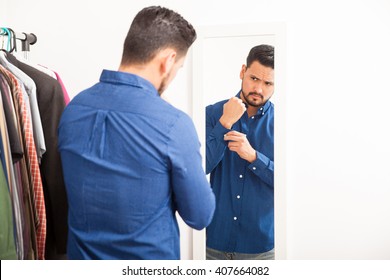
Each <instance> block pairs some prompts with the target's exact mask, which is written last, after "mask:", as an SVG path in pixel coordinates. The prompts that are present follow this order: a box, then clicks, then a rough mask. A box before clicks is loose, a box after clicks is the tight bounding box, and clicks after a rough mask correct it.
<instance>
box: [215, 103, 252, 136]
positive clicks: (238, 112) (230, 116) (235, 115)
mask: <svg viewBox="0 0 390 280" xmlns="http://www.w3.org/2000/svg"><path fill="white" fill-rule="evenodd" d="M245 111H246V108H245V104H244V102H242V100H241V99H239V98H237V97H232V98H230V99H229V101H228V102H226V103H225V104H224V105H223V114H222V116H221V118H220V119H219V122H220V123H221V124H222V126H223V127H225V128H227V129H231V128H232V126H233V124H235V123H236V122H237V121H238V120H239V119H240V118H241V116H242V115H243V114H244V113H245Z"/></svg>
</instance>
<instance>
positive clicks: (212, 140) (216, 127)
mask: <svg viewBox="0 0 390 280" xmlns="http://www.w3.org/2000/svg"><path fill="white" fill-rule="evenodd" d="M227 132H229V129H227V128H225V127H223V126H222V124H221V123H220V122H219V118H218V119H215V116H214V114H213V112H212V106H208V107H207V108H206V173H207V174H209V173H211V171H213V169H214V168H215V167H216V166H217V165H218V163H219V162H220V161H221V160H222V158H223V155H224V153H225V150H226V147H227V144H226V141H225V140H224V139H223V137H224V135H225V134H226V133H227Z"/></svg>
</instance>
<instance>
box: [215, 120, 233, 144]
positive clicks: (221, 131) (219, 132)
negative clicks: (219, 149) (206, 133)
mask: <svg viewBox="0 0 390 280" xmlns="http://www.w3.org/2000/svg"><path fill="white" fill-rule="evenodd" d="M229 131H230V129H227V128H225V127H224V126H223V125H222V124H221V123H220V122H219V121H218V122H217V123H216V125H215V126H214V128H213V134H214V135H215V136H216V137H217V138H218V139H221V140H222V141H223V142H225V140H223V136H224V135H225V134H226V133H228V132H229Z"/></svg>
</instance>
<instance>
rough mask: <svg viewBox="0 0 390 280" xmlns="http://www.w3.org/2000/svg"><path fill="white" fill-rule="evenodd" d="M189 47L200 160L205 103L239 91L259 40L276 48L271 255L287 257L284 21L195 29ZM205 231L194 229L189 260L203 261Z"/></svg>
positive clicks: (203, 134)
mask: <svg viewBox="0 0 390 280" xmlns="http://www.w3.org/2000/svg"><path fill="white" fill-rule="evenodd" d="M197 31H198V40H197V41H196V43H195V44H194V47H193V62H192V64H193V98H192V101H193V102H192V104H193V116H192V117H193V120H194V123H195V126H196V127H197V129H198V134H199V138H200V140H201V145H202V155H203V158H204V159H205V107H206V106H207V105H210V104H214V103H215V102H217V101H221V100H225V99H229V98H230V97H232V96H234V95H235V94H237V93H238V91H239V90H240V89H241V79H240V77H239V73H240V70H241V66H242V65H243V64H245V63H246V57H247V55H248V53H249V50H250V49H251V48H252V47H253V46H255V45H260V44H269V45H273V46H274V47H275V91H274V95H273V97H272V98H271V102H272V103H274V105H275V121H274V126H275V131H274V138H275V145H274V162H275V173H274V174H275V182H274V195H275V196H274V197H275V258H276V259H285V258H286V252H285V251H286V250H285V248H286V246H285V242H286V240H285V239H286V232H285V228H286V225H285V224H286V220H285V213H286V204H285V203H284V199H285V195H284V194H285V190H284V186H285V184H284V180H285V176H284V175H285V173H284V166H285V159H284V158H283V157H284V153H283V151H284V146H285V144H284V143H285V141H284V139H285V138H284V131H285V129H284V126H285V121H284V116H285V113H284V98H285V96H284V93H285V90H284V84H285V79H284V68H285V55H284V53H285V26H284V24H283V23H256V24H244V25H242V24H240V25H222V26H202V27H198V28H197ZM205 241H206V236H205V231H201V232H197V231H194V232H193V259H205Z"/></svg>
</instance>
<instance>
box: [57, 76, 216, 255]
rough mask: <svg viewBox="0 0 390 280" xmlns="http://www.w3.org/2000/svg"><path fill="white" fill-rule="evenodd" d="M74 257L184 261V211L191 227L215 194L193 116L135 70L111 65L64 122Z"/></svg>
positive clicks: (62, 146) (204, 216) (202, 218)
mask: <svg viewBox="0 0 390 280" xmlns="http://www.w3.org/2000/svg"><path fill="white" fill-rule="evenodd" d="M58 146H59V151H60V153H61V160H62V165H63V171H64V177H65V185H66V191H67V196H68V202H69V236H68V257H69V258H70V259H179V258H180V245H179V244H180V243H179V230H178V225H177V221H176V216H175V213H176V211H177V212H178V213H179V214H180V216H181V217H182V218H183V220H184V222H186V223H187V224H188V225H189V226H190V227H193V228H195V229H202V228H204V227H206V226H207V225H208V224H209V223H210V221H211V219H212V215H213V212H214V207H215V197H214V194H213V193H212V190H211V188H210V185H209V183H208V181H207V178H206V174H205V172H204V169H203V167H202V161H201V155H200V144H199V138H198V136H197V133H196V131H195V128H194V125H193V123H192V120H191V119H190V118H189V117H188V116H187V115H186V114H185V113H183V112H182V111H180V110H178V109H176V108H174V107H173V106H171V105H170V104H168V103H167V102H166V101H164V100H163V99H161V98H160V96H159V95H158V93H157V91H156V89H155V88H154V87H153V85H152V84H151V83H150V82H148V81H146V80H144V79H143V78H141V77H139V76H136V75H132V74H129V73H123V72H116V71H108V70H103V73H102V75H101V78H100V82H99V83H97V84H96V85H94V86H92V87H91V88H89V89H87V90H85V91H83V92H81V93H80V94H78V95H77V96H76V97H75V98H74V99H73V100H72V101H71V102H70V104H69V105H68V106H67V107H66V108H65V111H64V113H63V115H62V117H61V121H60V124H59V144H58Z"/></svg>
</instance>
